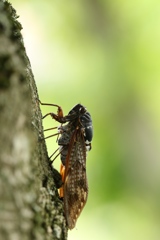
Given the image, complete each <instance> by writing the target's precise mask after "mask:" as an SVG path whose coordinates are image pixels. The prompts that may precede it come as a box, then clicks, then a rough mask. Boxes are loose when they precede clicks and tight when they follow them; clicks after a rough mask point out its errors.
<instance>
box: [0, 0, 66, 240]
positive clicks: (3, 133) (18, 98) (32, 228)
mask: <svg viewBox="0 0 160 240" xmlns="http://www.w3.org/2000/svg"><path fill="white" fill-rule="evenodd" d="M21 28H22V27H21V24H20V23H19V22H18V21H17V15H16V12H15V10H14V9H13V8H12V6H11V5H10V4H9V3H8V2H7V1H2V0H0V239H3V240H10V239H13V240H22V239H23V240H25V239H38V240H41V239H61V240H65V239H67V228H66V223H65V219H64V216H63V203H62V202H61V200H60V199H59V197H58V192H57V188H56V186H57V185H59V183H60V182H61V177H60V175H59V173H58V172H57V171H56V170H55V169H53V168H52V166H51V165H50V164H49V160H48V154H47V150H46V145H45V141H44V140H41V138H43V129H42V123H41V112H40V109H39V103H38V102H37V98H38V94H37V88H36V85H35V82H34V77H33V74H32V70H31V66H30V63H29V60H28V58H27V55H26V52H25V48H24V44H23V39H22V36H21V33H20V31H21Z"/></svg>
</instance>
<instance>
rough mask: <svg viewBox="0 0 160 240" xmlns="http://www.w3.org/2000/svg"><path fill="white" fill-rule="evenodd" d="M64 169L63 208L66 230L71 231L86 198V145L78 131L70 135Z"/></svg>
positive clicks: (80, 132)
mask: <svg viewBox="0 0 160 240" xmlns="http://www.w3.org/2000/svg"><path fill="white" fill-rule="evenodd" d="M65 168H66V169H65V181H64V208H65V215H66V220H67V224H68V228H69V229H73V228H74V227H75V224H76V221H77V218H78V217H79V215H80V213H81V211H82V209H83V207H84V206H85V204H86V201H87V197H88V183H87V176H86V145H85V140H84V136H83V133H82V131H81V130H80V129H78V130H75V132H74V133H73V135H72V138H71V141H70V146H69V150H68V154H67V158H66V165H65Z"/></svg>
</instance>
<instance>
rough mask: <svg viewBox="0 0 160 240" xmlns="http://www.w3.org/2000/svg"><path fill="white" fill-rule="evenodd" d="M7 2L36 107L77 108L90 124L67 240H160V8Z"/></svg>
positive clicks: (84, 1)
mask: <svg viewBox="0 0 160 240" xmlns="http://www.w3.org/2000/svg"><path fill="white" fill-rule="evenodd" d="M11 3H12V4H13V7H14V8H15V9H16V10H17V13H18V15H20V22H21V23H22V25H23V28H24V29H23V36H24V42H25V46H26V49H27V53H28V56H29V58H30V61H31V65H32V69H33V73H34V76H35V79H36V83H37V86H38V92H39V97H40V99H41V101H42V102H47V103H56V104H59V105H60V106H62V107H63V110H64V113H65V114H67V113H68V112H69V110H70V109H71V108H72V107H73V106H74V105H75V104H77V103H82V104H83V105H85V106H86V107H87V109H88V111H89V112H90V113H91V115H92V119H93V124H94V139H93V143H92V150H91V152H89V153H88V158H87V173H88V181H89V199H88V202H87V205H86V207H85V208H84V210H83V212H82V214H81V216H80V218H79V219H78V222H77V226H76V228H75V229H74V230H72V231H70V232H69V240H82V239H84V240H88V239H92V240H97V239H99V240H101V239H107V240H135V239H136V240H159V239H160V124H159V119H160V110H159V102H160V78H159V77H160V2H159V1H158V0H157V1H156V0H148V1H144V0H141V1H125V0H116V1H111V0H108V1H107V0H99V1H98V0H79V1H77V0H70V1H64V0H52V1H51V0H47V1H38V0H23V1H22V0H11ZM42 110H43V114H45V113H47V112H49V111H53V112H56V109H54V108H50V107H47V108H45V107H43V108H42ZM52 126H57V123H56V122H55V121H53V120H52V119H50V118H49V119H45V120H44V128H48V127H52ZM47 145H48V152H49V155H50V154H51V153H52V152H53V151H54V149H55V148H56V147H57V146H56V143H55V139H54V138H52V139H49V140H48V141H47ZM59 164H60V161H59V160H56V161H55V165H56V166H57V167H58V168H59Z"/></svg>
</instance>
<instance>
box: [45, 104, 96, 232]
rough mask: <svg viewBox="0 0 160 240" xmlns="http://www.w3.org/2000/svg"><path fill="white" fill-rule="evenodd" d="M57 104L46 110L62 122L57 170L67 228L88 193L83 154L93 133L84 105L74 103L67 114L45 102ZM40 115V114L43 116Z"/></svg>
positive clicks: (89, 144)
mask: <svg viewBox="0 0 160 240" xmlns="http://www.w3.org/2000/svg"><path fill="white" fill-rule="evenodd" d="M41 104H42V105H50V106H55V107H57V108H58V111H57V114H55V113H52V112H50V113H47V114H46V115H45V116H44V117H46V116H48V115H50V116H51V117H52V118H53V119H55V120H56V121H58V122H59V123H61V125H60V126H59V127H58V134H59V135H60V137H59V138H58V145H59V154H60V158H61V166H60V173H61V175H62V181H63V186H62V187H61V188H60V190H59V195H60V197H61V198H63V201H64V213H65V218H66V222H67V226H68V228H69V229H73V228H74V227H75V225H76V221H77V219H78V217H79V216H80V214H81V212H82V210H83V208H84V206H85V204H86V202H87V197H88V182H87V174H86V155H87V151H89V150H91V141H92V137H93V127H92V119H91V115H90V113H89V112H88V111H87V109H86V108H85V107H84V106H83V105H81V104H77V105H76V106H74V107H73V108H72V109H71V111H69V113H68V115H66V116H64V115H63V111H62V108H61V107H60V106H58V105H56V104H45V103H41ZM44 117H43V118H44Z"/></svg>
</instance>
